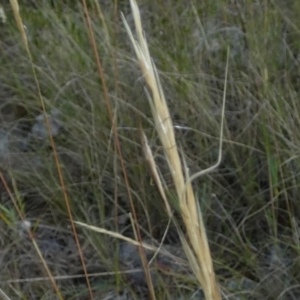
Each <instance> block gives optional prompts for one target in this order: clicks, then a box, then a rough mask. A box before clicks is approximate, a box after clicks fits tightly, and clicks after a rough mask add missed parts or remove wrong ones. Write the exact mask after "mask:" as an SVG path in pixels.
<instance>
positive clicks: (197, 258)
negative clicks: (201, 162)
mask: <svg viewBox="0 0 300 300" xmlns="http://www.w3.org/2000/svg"><path fill="white" fill-rule="evenodd" d="M130 3H131V9H132V12H133V17H134V21H135V27H136V32H137V40H135V38H134V37H133V34H132V31H131V29H130V28H129V26H128V23H127V22H126V20H125V17H124V16H122V17H123V22H124V24H125V27H126V30H127V32H128V35H129V37H130V39H131V42H132V45H133V46H134V49H135V52H136V55H137V58H138V62H139V64H140V68H141V70H142V73H143V75H144V78H145V81H146V83H147V84H148V87H149V89H150V91H151V96H150V95H149V94H147V96H148V100H149V103H150V106H151V109H152V114H153V117H154V120H155V126H156V130H157V133H158V135H159V137H160V141H161V143H162V145H163V148H164V151H165V156H166V159H167V161H168V165H169V168H170V171H171V175H172V179H173V182H174V185H175V188H176V192H177V196H178V201H179V207H180V211H181V216H182V219H183V222H184V224H185V227H186V231H187V235H188V241H189V243H187V242H186V240H185V239H184V238H183V235H182V234H181V237H182V243H183V247H184V250H185V252H186V254H187V256H188V259H189V261H190V263H191V266H192V269H193V271H194V273H195V276H196V277H197V279H198V281H199V282H200V284H201V285H202V288H203V291H204V293H205V297H206V299H208V300H219V299H221V295H220V290H219V287H218V284H217V282H216V279H215V274H214V270H213V263H212V258H211V254H210V249H209V245H208V241H207V236H206V231H205V226H204V223H203V219H202V216H201V211H200V209H199V206H198V204H197V203H198V202H197V199H196V198H195V194H194V191H193V188H192V185H191V181H192V180H193V179H194V178H196V177H198V176H200V175H203V174H206V173H207V172H209V171H211V170H213V169H215V168H216V167H217V166H218V165H219V163H220V160H221V154H222V132H223V125H222V127H221V139H220V151H219V158H218V162H217V163H216V165H214V166H212V167H211V168H209V169H208V170H205V171H202V172H201V173H199V174H196V175H194V176H193V177H192V178H190V177H189V174H188V169H187V167H186V166H185V165H183V164H182V162H181V159H180V155H179V152H178V148H177V144H176V140H175V133H174V129H173V123H172V119H171V117H170V113H169V109H168V106H167V103H166V100H165V97H164V92H163V89H162V86H161V83H160V80H159V77H158V73H157V69H156V67H155V65H154V63H153V61H152V59H151V57H150V54H149V49H148V45H147V42H146V39H145V37H144V35H143V30H142V24H141V18H140V13H139V9H138V6H137V4H136V1H135V0H130ZM226 75H227V70H226ZM225 86H226V84H225ZM224 95H225V92H224ZM224 103H225V97H224V98H223V115H222V124H223V119H224ZM148 150H149V149H148ZM148 157H149V156H148ZM150 157H151V156H150ZM151 161H152V167H151V169H152V170H154V169H155V166H153V160H151ZM156 180H157V178H156ZM166 206H167V210H168V211H169V208H168V205H166ZM189 245H190V246H191V247H190V246H189Z"/></svg>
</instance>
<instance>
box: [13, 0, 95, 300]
mask: <svg viewBox="0 0 300 300" xmlns="http://www.w3.org/2000/svg"><path fill="white" fill-rule="evenodd" d="M10 4H11V7H12V10H13V14H14V17H15V20H16V22H17V26H18V29H19V31H20V33H21V38H22V41H23V44H24V47H25V49H26V52H27V55H28V57H29V60H30V63H31V67H32V73H33V77H34V80H35V83H36V87H37V90H38V96H39V99H40V103H41V106H42V110H43V113H44V117H45V122H46V127H47V130H48V132H49V138H50V143H51V147H52V149H53V155H54V159H55V164H56V167H57V172H58V176H59V181H60V184H61V188H62V192H63V196H64V199H65V203H66V207H67V211H68V215H69V218H70V222H71V227H72V230H73V233H74V239H75V241H76V245H77V248H78V253H79V256H80V260H81V264H82V268H83V270H84V274H85V278H86V282H87V286H88V289H89V293H90V298H91V299H93V298H94V296H93V292H92V288H91V284H90V281H89V278H88V273H87V269H86V264H85V261H84V257H83V253H82V250H81V246H80V243H79V239H78V235H77V231H76V227H75V224H74V222H73V215H72V212H71V206H70V201H69V197H68V193H67V189H66V186H65V184H64V179H63V174H62V170H61V167H60V163H59V158H58V154H57V151H56V146H55V142H54V139H53V136H52V133H51V126H50V121H49V118H48V115H47V111H46V105H45V102H44V99H43V96H42V92H41V88H40V84H39V81H38V78H37V73H36V70H35V67H34V63H33V59H32V55H31V51H30V48H29V43H28V39H27V35H26V32H25V29H24V28H25V26H24V24H23V21H22V17H21V15H20V9H19V3H18V0H10ZM29 234H30V232H29ZM30 237H31V235H30ZM31 240H32V243H33V244H34V246H35V248H36V251H37V252H38V254H39V256H40V258H41V260H42V262H43V264H44V266H45V269H46V271H47V274H48V275H49V276H50V278H51V279H52V280H51V281H52V284H53V286H54V289H55V291H56V293H57V295H58V297H59V299H63V298H62V296H61V293H60V291H59V289H58V287H57V285H56V283H55V280H54V279H53V276H52V274H51V273H50V270H49V269H48V267H47V264H46V262H45V260H44V259H43V257H42V254H41V253H40V251H39V248H38V246H37V244H36V242H35V240H34V239H33V238H32V237H31Z"/></svg>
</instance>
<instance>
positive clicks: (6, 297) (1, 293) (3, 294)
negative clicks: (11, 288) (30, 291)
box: [0, 289, 11, 300]
mask: <svg viewBox="0 0 300 300" xmlns="http://www.w3.org/2000/svg"><path fill="white" fill-rule="evenodd" d="M0 296H2V299H3V300H11V299H10V298H9V297H8V296H7V295H6V294H5V292H4V291H3V290H2V289H0Z"/></svg>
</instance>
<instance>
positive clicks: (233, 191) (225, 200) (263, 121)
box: [0, 0, 300, 299]
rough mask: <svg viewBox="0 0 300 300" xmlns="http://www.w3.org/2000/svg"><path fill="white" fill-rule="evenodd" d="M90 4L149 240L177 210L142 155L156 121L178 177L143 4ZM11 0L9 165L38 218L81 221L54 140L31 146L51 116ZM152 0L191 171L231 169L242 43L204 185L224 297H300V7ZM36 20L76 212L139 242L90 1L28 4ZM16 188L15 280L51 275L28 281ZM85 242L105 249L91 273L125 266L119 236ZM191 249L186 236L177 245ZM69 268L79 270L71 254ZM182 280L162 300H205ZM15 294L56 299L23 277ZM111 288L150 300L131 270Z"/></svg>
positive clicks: (154, 33) (5, 158)
mask: <svg viewBox="0 0 300 300" xmlns="http://www.w3.org/2000/svg"><path fill="white" fill-rule="evenodd" d="M87 2H88V9H89V12H90V16H91V21H92V25H93V30H94V33H95V37H96V41H97V47H98V53H99V56H100V59H101V63H102V66H103V70H104V72H105V80H106V84H107V87H108V94H109V100H110V103H111V106H112V109H113V113H114V118H115V121H116V124H117V129H118V136H119V139H120V142H121V149H122V154H123V158H124V162H125V167H126V170H127V174H128V176H129V185H130V189H131V191H132V194H133V199H134V205H135V208H136V211H137V215H138V222H139V226H140V227H141V228H142V232H143V235H144V236H145V237H149V236H151V237H152V238H154V239H157V240H161V238H162V236H163V234H164V232H165V230H166V226H167V224H168V217H167V214H166V212H165V210H164V206H163V202H162V201H161V198H160V195H159V193H158V191H157V189H156V187H155V185H154V183H153V182H152V180H151V174H150V172H149V169H148V166H147V162H146V161H145V158H144V155H143V153H142V146H141V137H140V133H139V127H140V126H142V127H143V129H144V131H145V132H146V134H147V136H148V139H149V141H150V144H151V147H152V150H153V152H154V153H155V154H156V157H155V158H156V161H157V164H158V165H159V166H160V168H161V170H166V172H163V171H162V174H163V177H164V178H165V180H166V181H167V182H171V181H170V174H168V171H167V170H168V169H167V163H166V161H164V158H163V156H162V149H161V146H160V144H159V142H158V138H157V136H156V133H155V130H154V127H153V120H152V117H151V111H150V107H149V105H148V102H147V97H146V94H145V92H144V89H143V87H144V81H143V78H142V77H141V73H140V71H139V67H138V64H137V61H136V58H135V55H134V52H133V49H132V46H131V44H130V41H129V38H128V36H127V33H126V31H125V29H124V25H123V24H122V22H121V17H120V12H123V13H124V16H125V18H126V19H127V21H128V23H129V25H130V26H131V27H133V18H132V14H131V10H130V6H129V2H127V1H101V0H100V1H98V2H97V3H96V2H95V1H87ZM2 5H3V9H4V11H5V14H6V17H7V20H6V22H5V23H4V24H1V30H0V38H1V48H0V50H1V56H0V65H1V71H2V72H1V74H0V78H1V79H0V126H1V127H0V129H1V130H2V133H3V137H1V134H0V153H1V156H2V159H1V158H0V164H1V170H2V172H3V174H5V176H6V178H7V180H8V182H9V183H10V184H11V187H12V189H13V191H14V194H15V195H19V196H18V197H19V202H20V203H21V204H22V207H23V212H24V214H25V215H26V218H27V219H28V220H31V221H32V222H33V223H35V222H44V223H47V224H51V226H54V227H59V228H60V227H66V226H67V225H66V224H68V215H67V212H66V207H65V202H64V199H63V194H62V192H61V185H60V182H59V179H58V176H57V169H56V166H55V163H54V160H53V154H52V151H51V147H50V144H49V141H48V140H47V139H43V140H38V139H36V140H35V139H34V138H33V139H30V140H29V142H27V141H28V139H27V137H28V134H29V132H30V130H31V128H32V127H33V126H34V124H35V123H36V120H35V118H36V117H37V116H38V115H40V114H41V113H42V110H41V105H40V100H39V96H38V92H37V88H36V85H35V81H34V77H33V74H32V69H31V64H30V61H29V58H28V56H27V54H26V51H25V49H24V46H23V44H22V41H21V37H20V32H19V31H18V29H17V26H16V23H15V20H14V18H13V14H12V10H11V7H10V5H9V3H6V2H5V3H3V4H2ZM138 5H139V7H140V10H141V15H142V21H143V27H144V30H145V35H146V38H147V41H148V43H149V47H150V51H151V55H152V57H153V59H154V61H155V63H156V66H157V68H158V70H159V76H160V79H161V81H162V85H163V89H164V91H165V95H166V98H167V101H168V105H169V109H170V111H171V114H172V117H173V121H174V125H175V130H176V133H177V140H178V143H179V144H180V145H181V147H182V149H183V150H184V153H185V159H186V161H187V164H188V167H190V169H191V173H194V172H197V171H200V170H203V169H205V168H207V167H209V166H210V165H212V164H214V163H215V162H216V160H217V156H218V143H219V140H218V139H219V130H220V119H221V105H222V93H223V87H224V74H225V67H226V49H227V46H229V47H230V49H231V52H230V53H231V56H230V62H229V77H228V86H227V100H226V115H225V116H226V126H225V140H224V152H223V161H222V164H221V166H220V167H219V169H218V170H217V171H215V172H213V173H211V174H209V175H207V176H205V177H204V178H201V179H199V180H198V181H196V182H195V183H194V187H195V191H196V193H197V196H198V198H199V201H200V204H201V208H202V211H203V216H204V218H205V225H206V229H207V233H208V237H209V241H210V246H211V250H212V255H213V258H214V264H215V271H216V274H217V276H218V280H219V282H220V284H221V286H222V288H223V290H224V293H225V294H226V295H227V296H228V298H229V299H299V297H300V288H299V282H300V273H299V251H300V245H299V232H298V230H299V229H298V223H299V213H300V211H299V205H298V201H299V183H298V182H299V171H300V167H299V166H300V164H299V142H300V134H299V132H300V131H299V127H300V126H299V122H300V121H299V120H300V118H299V113H300V105H299V100H298V97H299V96H298V94H299V84H300V83H299V59H300V56H299V47H300V44H299V41H300V39H299V35H300V29H299V28H300V21H299V20H300V19H299V15H300V3H298V1H296V0H294V1H293V0H291V1H285V2H283V1H280V0H273V1H271V0H265V1H248V0H243V1H234V0H232V1H222V0H213V1H211V0H210V1H208V0H207V1H206V0H203V1H193V2H192V1H183V0H176V1H168V0H165V1H163V0H153V1H149V0H139V1H138ZM20 13H21V16H22V18H23V22H24V24H25V25H26V28H25V29H26V33H27V36H28V41H29V47H30V50H31V53H32V56H33V62H34V68H35V70H36V72H37V76H38V81H39V84H40V86H41V91H42V96H43V98H44V100H45V103H46V108H47V111H49V112H50V111H51V109H56V110H58V111H59V113H60V117H59V118H60V122H61V124H62V126H61V132H60V134H58V135H57V136H55V144H56V146H57V151H58V154H59V158H60V163H61V166H62V170H63V174H64V179H65V183H66V188H67V191H68V194H69V197H70V200H71V208H72V214H73V216H74V218H75V219H76V220H80V221H82V222H85V223H88V224H91V225H95V226H101V227H104V228H107V229H109V230H113V231H120V232H122V233H124V234H126V235H128V236H133V232H132V230H131V226H130V220H128V219H126V214H127V213H128V212H130V205H129V202H128V198H127V194H126V189H125V183H124V178H123V175H122V172H121V169H120V163H119V159H118V155H117V152H116V150H115V147H114V140H113V135H112V125H111V122H110V119H109V115H108V111H107V107H106V104H105V100H104V91H103V86H102V83H101V80H100V78H99V74H98V71H97V66H96V63H95V60H94V55H93V50H92V47H91V44H90V40H89V35H88V31H87V25H86V19H85V15H84V9H83V6H82V3H81V1H75V0H74V1H71V0H69V1H67V0H66V1H50V0H47V1H46V0H41V1H33V0H32V1H22V3H20ZM4 136H5V138H4ZM7 139H8V140H7ZM25 140H26V145H25V146H24V145H23V144H24V141H25ZM22 145H23V146H22ZM1 151H2V152H1ZM7 152H9V154H7ZM13 182H16V185H13V184H12V183H13ZM0 188H1V195H2V197H1V203H0V204H1V206H0V209H1V216H2V221H0V222H1V224H0V226H1V227H0V228H1V232H3V234H2V235H1V236H2V237H1V247H0V248H1V252H2V255H1V260H0V264H1V266H2V265H3V270H4V271H3V272H2V274H1V281H2V282H7V281H8V280H12V279H19V278H22V276H25V277H35V274H34V273H30V272H29V273H28V274H27V275H22V276H21V275H20V270H19V269H20V266H18V259H19V258H20V253H19V252H18V251H19V250H16V246H15V245H16V244H17V239H18V237H16V236H14V235H12V234H11V231H13V232H15V233H16V232H17V231H18V230H17V225H16V224H17V223H18V217H17V214H16V213H15V212H14V208H13V207H12V205H11V203H10V200H9V198H8V197H7V192H6V190H5V189H4V188H2V186H0ZM169 188H170V190H172V186H170V187H169ZM170 199H172V194H171V195H170ZM171 201H172V200H171ZM175 208H176V207H175ZM116 216H118V217H119V218H118V219H117V218H116ZM124 216H125V219H124ZM41 220H42V221H41ZM120 220H122V221H120ZM123 220H125V221H123ZM80 235H81V236H82V239H83V240H85V241H88V243H89V247H90V248H92V249H93V251H92V250H91V252H93V255H92V258H90V259H91V261H87V265H89V264H91V265H93V264H95V263H94V261H97V264H98V265H99V268H100V269H101V271H104V270H105V271H107V272H108V271H113V270H115V268H117V266H116V265H115V261H116V258H117V256H118V251H117V250H114V249H117V247H116V241H114V240H111V239H109V238H108V237H106V236H103V235H99V234H95V233H92V232H89V231H86V232H85V231H83V232H80ZM178 242H179V241H178V237H177V235H176V230H175V229H174V228H172V227H171V228H170V232H169V234H168V235H167V243H168V244H170V245H178V244H179V243H178ZM29 244H30V243H29ZM112 249H113V250H112ZM73 250H74V251H75V252H76V247H74V249H73ZM30 251H31V250H30V249H29V250H28V251H27V253H29V252H30ZM87 260H88V259H87ZM64 264H70V265H72V263H71V262H69V261H68V260H67V258H66V260H65V262H64ZM72 272H73V271H72ZM74 272H75V271H74ZM74 272H73V273H74ZM21 273H22V272H21ZM73 273H72V274H73ZM66 274H69V273H68V272H67V271H66ZM182 277H183V278H177V279H176V280H174V281H172V284H171V286H168V285H167V284H164V285H163V287H161V286H160V288H159V291H158V296H157V299H202V298H199V297H201V296H199V295H198V296H195V297H194V298H192V297H193V296H191V295H192V293H191V295H189V296H187V294H188V293H187V292H190V291H194V290H196V289H197V284H196V281H195V280H193V279H191V278H188V279H187V277H185V276H182ZM66 282H68V284H67V283H66ZM59 284H60V287H61V289H62V291H64V292H65V299H88V298H87V295H85V294H84V292H82V294H81V292H80V291H78V288H77V285H76V284H74V282H73V281H72V283H71V285H70V282H69V281H63V280H61V281H59ZM182 286H184V288H182ZM0 287H1V288H2V289H3V290H5V292H6V294H7V295H10V297H11V299H17V298H16V297H20V298H18V299H56V298H53V297H55V296H53V295H52V294H51V292H50V290H51V286H50V285H49V283H48V282H44V281H41V282H34V284H33V283H30V284H27V285H26V288H24V286H22V285H20V284H15V283H14V284H12V283H11V284H1V286H0ZM81 289H83V290H84V288H83V287H82V286H81ZM95 289H96V290H97V293H98V295H99V296H98V297H99V298H97V299H106V298H105V297H109V296H106V294H108V293H113V291H116V293H119V296H120V295H122V297H124V298H120V299H132V298H129V297H133V299H141V298H142V296H141V295H136V293H137V292H136V291H135V290H134V289H133V288H132V287H131V286H130V285H128V284H127V283H126V282H123V280H122V278H118V276H117V278H116V277H114V276H108V278H107V279H101V280H100V284H99V281H98V282H97V285H96V287H95ZM182 290H184V291H185V292H183V291H182ZM129 294H130V296H129ZM16 295H18V296H16ZM33 295H35V297H36V298H33ZM113 295H114V296H112V297H115V298H111V299H117V296H116V295H115V294H113ZM124 295H125V296H124ZM51 297H52V298H51ZM80 297H82V298H80ZM120 297H121V296H120ZM125 297H128V298H125ZM134 297H136V298H134ZM196 297H198V298H196ZM251 297H252V298H251ZM107 299H109V298H107Z"/></svg>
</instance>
